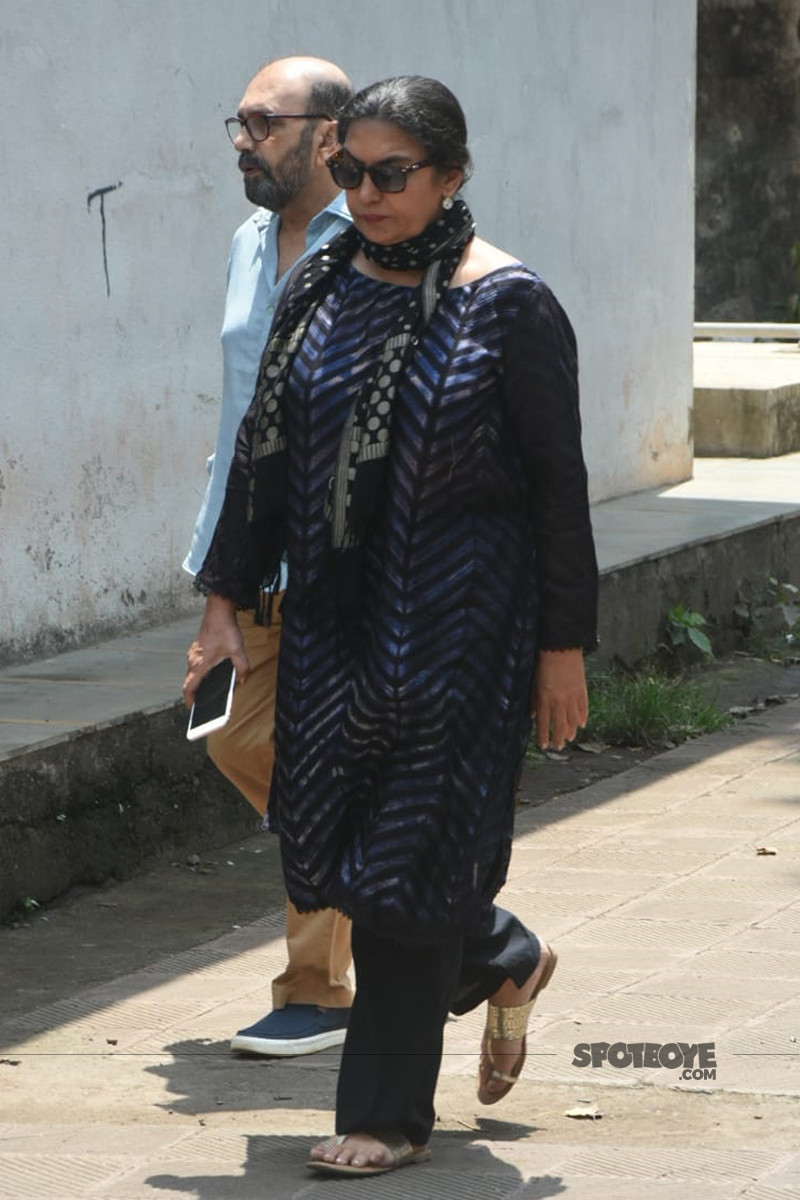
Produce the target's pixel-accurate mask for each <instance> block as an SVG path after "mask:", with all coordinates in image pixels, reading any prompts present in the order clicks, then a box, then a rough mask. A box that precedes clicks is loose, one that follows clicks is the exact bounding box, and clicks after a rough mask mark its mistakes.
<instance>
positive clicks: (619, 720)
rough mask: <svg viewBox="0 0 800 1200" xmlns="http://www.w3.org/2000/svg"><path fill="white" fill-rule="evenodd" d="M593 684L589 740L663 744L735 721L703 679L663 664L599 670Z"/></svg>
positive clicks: (614, 744) (590, 690)
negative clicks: (675, 673) (674, 672)
mask: <svg viewBox="0 0 800 1200" xmlns="http://www.w3.org/2000/svg"><path fill="white" fill-rule="evenodd" d="M588 686H589V724H588V726H587V728H586V730H585V732H584V734H583V737H584V738H585V739H586V740H590V741H598V742H605V743H606V744H607V745H611V746H648V747H650V748H652V749H658V748H662V747H665V746H669V745H676V744H678V743H679V742H685V741H686V739H687V738H693V737H699V736H700V734H703V733H713V732H714V731H715V730H717V729H723V728H725V727H726V726H727V725H729V724H730V723H731V717H730V716H729V714H728V713H724V712H722V711H720V709H718V708H717V706H716V705H715V704H714V703H712V702H711V701H709V699H708V696H707V695H706V693H704V692H703V691H702V689H701V688H699V687H698V686H697V685H695V684H692V683H690V682H689V681H688V680H686V679H683V678H680V677H677V678H674V677H670V676H667V675H665V674H664V673H663V672H661V671H658V670H643V671H640V672H637V673H636V674H635V675H629V674H624V673H622V672H619V671H604V672H598V673H597V674H595V675H592V676H590V678H589V681H588Z"/></svg>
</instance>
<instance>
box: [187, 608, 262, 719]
mask: <svg viewBox="0 0 800 1200" xmlns="http://www.w3.org/2000/svg"><path fill="white" fill-rule="evenodd" d="M224 658H230V659H231V661H232V662H233V666H234V670H235V671H236V682H237V683H239V682H240V681H241V680H242V679H246V678H247V676H248V675H249V674H250V663H249V662H248V661H247V655H246V654H245V652H244V641H243V639H242V633H241V630H240V629H239V624H238V622H237V620H236V605H235V604H234V603H233V601H232V600H226V599H225V597H224V596H215V595H213V594H212V595H210V596H207V597H206V610H205V613H204V614H203V621H202V624H201V625H200V630H199V632H198V634H197V637H196V638H195V640H194V641H193V642H192V644H191V646H190V647H189V649H188V650H187V652H186V663H187V665H188V668H189V670H188V671H187V674H186V679H185V680H184V683H183V700H184V703H185V704H186V707H187V708H191V707H192V705H193V704H194V697H195V693H196V692H197V689H198V687H199V686H200V683H201V681H202V680H203V679H204V678H205V677H206V675H207V674H208V673H209V671H210V670H211V668H212V667H215V666H216V665H217V663H219V662H222V660H223V659H224Z"/></svg>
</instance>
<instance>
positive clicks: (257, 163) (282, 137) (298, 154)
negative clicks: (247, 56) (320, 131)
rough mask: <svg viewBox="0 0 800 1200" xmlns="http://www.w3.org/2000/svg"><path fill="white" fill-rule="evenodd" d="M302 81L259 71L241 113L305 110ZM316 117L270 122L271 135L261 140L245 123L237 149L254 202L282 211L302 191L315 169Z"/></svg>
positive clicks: (245, 115)
mask: <svg viewBox="0 0 800 1200" xmlns="http://www.w3.org/2000/svg"><path fill="white" fill-rule="evenodd" d="M303 93H304V89H302V88H300V87H299V86H298V85H297V84H294V85H291V84H289V83H287V82H286V81H282V80H281V78H280V77H278V78H275V73H274V72H270V71H269V70H267V71H263V72H262V73H261V74H260V75H257V76H256V77H255V79H254V80H253V81H252V82H251V83H250V84H249V86H248V88H247V91H246V92H245V94H244V96H243V97H242V101H241V104H240V105H239V109H238V113H237V115H238V116H239V117H242V118H244V117H249V116H252V115H253V114H255V113H262V114H264V113H281V112H287V113H303V112H306V111H307V109H308V96H307V95H305V94H303ZM315 129H316V122H315V121H298V120H284V121H282V120H280V118H277V119H276V120H274V121H270V128H269V137H268V138H266V140H265V141H261V142H256V141H254V140H253V139H252V137H251V136H250V134H249V132H248V131H247V129H246V128H245V127H244V126H242V129H241V130H240V132H239V134H238V136H237V138H236V141H235V142H234V146H235V148H236V149H237V150H238V151H239V169H240V170H241V172H242V174H243V176H244V191H245V195H246V196H247V199H248V200H250V201H251V202H252V203H253V204H258V205H260V206H262V207H263V208H268V209H270V210H271V211H272V212H281V211H282V210H283V209H285V208H286V207H287V206H288V205H290V204H291V203H292V202H293V201H294V200H296V199H297V197H298V196H299V195H300V194H301V192H302V191H303V189H304V188H305V187H306V185H307V184H308V181H309V179H310V178H311V174H312V171H313V169H314V161H313V142H314V132H315Z"/></svg>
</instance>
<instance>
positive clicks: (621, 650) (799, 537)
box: [596, 513, 800, 665]
mask: <svg viewBox="0 0 800 1200" xmlns="http://www.w3.org/2000/svg"><path fill="white" fill-rule="evenodd" d="M766 575H776V576H777V577H778V578H779V579H784V580H790V581H792V580H800V513H794V514H791V515H788V516H778V517H773V518H771V519H769V520H767V521H764V522H763V523H762V524H759V525H753V526H750V527H748V528H745V529H740V530H737V531H736V532H734V533H730V534H720V535H718V536H716V537H712V538H709V539H707V540H703V541H697V542H695V543H693V544H691V545H685V546H680V547H678V548H676V549H674V550H672V551H665V552H662V553H660V554H657V555H653V556H652V557H647V558H642V559H639V560H638V561H637V562H631V563H627V564H625V565H624V566H621V567H619V568H616V569H613V570H607V571H605V572H603V573H602V574H601V577H600V648H599V650H598V653H597V656H596V661H597V662H598V663H600V664H606V663H611V662H613V661H614V660H615V659H618V660H620V661H622V662H624V663H627V664H628V665H631V664H633V663H634V662H636V660H637V659H640V658H642V657H643V656H644V655H646V654H647V653H648V652H649V651H652V650H654V649H655V647H656V646H657V645H658V643H659V640H660V639H661V638H662V637H663V631H664V627H665V625H666V619H667V614H668V612H669V610H670V608H672V606H673V605H674V604H678V603H680V604H683V605H685V606H686V607H687V608H690V609H693V610H694V611H695V612H700V613H702V614H703V615H704V616H705V617H706V618H707V619H708V620H710V621H712V622H713V623H714V627H713V629H711V630H710V631H709V632H710V633H711V636H712V639H713V642H714V646H715V647H716V649H717V650H718V651H719V652H725V651H726V650H728V649H730V648H731V647H732V645H733V641H734V635H733V630H732V628H731V617H732V614H733V606H734V604H735V603H736V592H737V589H738V588H739V587H740V585H741V583H742V581H743V580H745V579H750V580H757V579H763V578H764V577H765V576H766Z"/></svg>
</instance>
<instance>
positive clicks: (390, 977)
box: [336, 905, 540, 1145]
mask: <svg viewBox="0 0 800 1200" xmlns="http://www.w3.org/2000/svg"><path fill="white" fill-rule="evenodd" d="M539 954H540V944H539V940H538V938H537V937H536V935H535V934H533V933H531V932H530V930H528V929H526V928H525V926H524V925H523V924H522V923H521V921H519V920H518V919H517V918H516V917H515V916H513V914H512V913H509V912H506V911H505V910H504V909H501V908H497V907H495V906H494V905H492V906H491V907H490V908H488V909H487V910H486V913H485V914H484V917H483V919H482V921H481V923H480V926H479V927H478V928H477V929H476V930H475V931H474V932H471V933H469V934H467V935H466V936H464V937H459V938H454V939H452V940H451V941H448V942H437V943H436V944H435V945H423V946H409V945H406V944H403V943H400V942H396V941H394V940H392V939H390V938H384V937H381V936H380V935H379V934H376V933H373V932H371V931H369V930H367V929H365V928H364V927H363V926H359V925H358V924H355V923H354V925H353V960H354V963H355V968H356V985H357V986H356V995H355V1000H354V1001H353V1008H352V1012H351V1014H350V1021H349V1024H348V1029H347V1038H346V1040H345V1043H344V1052H343V1054H342V1065H341V1068H340V1071H339V1084H338V1089H337V1094H336V1132H337V1133H358V1132H362V1133H363V1132H367V1133H368V1132H371V1131H374V1130H379V1129H382V1128H392V1129H399V1130H401V1131H402V1133H403V1134H404V1135H405V1137H407V1138H408V1140H409V1141H410V1142H412V1143H413V1144H414V1145H422V1144H424V1143H425V1142H427V1141H428V1138H429V1137H430V1133H431V1130H432V1129H433V1124H434V1120H435V1113H434V1108H433V1095H434V1092H435V1090H436V1081H437V1079H438V1076H439V1067H440V1065H441V1061H442V1039H443V1033H444V1025H445V1021H446V1020H447V1014H448V1012H454V1013H465V1012H469V1011H470V1009H472V1008H476V1007H477V1005H479V1004H481V1003H482V1002H483V1001H484V1000H487V999H488V998H489V996H492V995H493V994H494V993H495V992H496V991H497V989H498V988H499V987H500V986H501V985H502V984H503V983H504V982H505V980H506V979H508V978H509V977H510V978H511V979H513V981H514V983H515V984H516V985H517V987H521V986H522V984H523V983H524V982H525V980H526V979H528V978H529V977H530V975H531V974H532V973H533V971H534V970H535V968H536V965H537V963H538V961H539Z"/></svg>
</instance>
